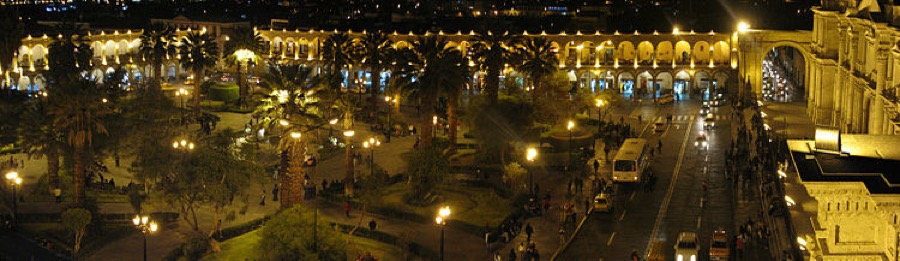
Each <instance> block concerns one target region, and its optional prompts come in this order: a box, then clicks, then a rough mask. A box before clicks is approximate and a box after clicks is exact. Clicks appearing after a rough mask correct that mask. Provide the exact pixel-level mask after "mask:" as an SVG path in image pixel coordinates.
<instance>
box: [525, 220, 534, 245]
mask: <svg viewBox="0 0 900 261" xmlns="http://www.w3.org/2000/svg"><path fill="white" fill-rule="evenodd" d="M533 233H534V228H533V227H531V223H527V224H525V235H526V236H527V237H526V241H527V242H531V234H533Z"/></svg>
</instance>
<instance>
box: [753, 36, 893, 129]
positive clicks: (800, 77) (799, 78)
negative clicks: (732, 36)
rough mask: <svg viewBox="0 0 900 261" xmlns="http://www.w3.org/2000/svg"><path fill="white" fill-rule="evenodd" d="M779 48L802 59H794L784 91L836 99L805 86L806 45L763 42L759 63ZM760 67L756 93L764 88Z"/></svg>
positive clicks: (824, 100) (797, 96) (805, 97)
mask: <svg viewBox="0 0 900 261" xmlns="http://www.w3.org/2000/svg"><path fill="white" fill-rule="evenodd" d="M779 48H784V49H781V50H788V49H793V50H796V51H797V53H800V57H795V60H796V59H798V58H799V59H802V61H796V63H795V64H796V65H797V66H795V67H794V68H795V69H796V70H793V73H790V74H793V75H792V77H791V78H794V81H793V82H787V83H786V84H785V85H786V88H785V91H786V92H792V93H793V95H795V96H794V97H793V99H792V100H794V101H800V100H802V101H808V100H809V99H810V96H811V95H815V96H816V97H818V99H819V101H817V102H819V103H820V104H828V103H832V102H834V100H835V99H837V98H836V97H834V94H833V93H829V92H830V90H811V88H809V87H813V86H806V84H807V81H808V78H809V77H810V75H809V71H808V69H807V68H808V67H809V66H808V65H809V61H810V60H811V59H814V58H813V57H812V55H811V54H810V50H809V49H808V48H809V47H808V46H801V45H800V44H798V43H796V42H788V41H781V42H776V43H769V44H764V45H763V49H762V50H763V54H762V57H761V58H760V64H762V61H764V60H766V59H767V58H766V57H767V55H768V54H769V53H770V52H772V51H774V50H779ZM781 54H787V53H781ZM760 68H761V69H760V70H759V72H758V74H757V76H756V77H759V78H757V79H759V83H756V82H754V83H753V85H754V90H756V91H757V93H759V94H762V93H763V90H764V89H763V88H764V83H765V82H766V78H765V77H764V76H765V75H764V70H765V68H764V66H761V67H760ZM888 73H890V72H888ZM817 77H821V78H828V76H817ZM757 86H758V87H757ZM788 87H790V88H788ZM872 87H873V88H874V87H875V86H872ZM756 88H758V89H756ZM815 92H819V93H815ZM761 97H763V99H764V100H767V99H766V98H765V95H762V96H761ZM774 100H775V101H782V100H779V99H774ZM870 108H871V107H870ZM841 113H848V112H841ZM876 120H877V119H876ZM827 121H828V122H833V120H832V119H828V120H827ZM857 123H859V125H858V126H860V127H859V128H860V129H862V128H864V127H862V125H865V124H862V123H860V122H857ZM857 123H854V124H853V125H857ZM875 125H880V124H875ZM839 127H842V128H843V127H845V126H839Z"/></svg>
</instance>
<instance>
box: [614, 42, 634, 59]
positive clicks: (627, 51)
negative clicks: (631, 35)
mask: <svg viewBox="0 0 900 261" xmlns="http://www.w3.org/2000/svg"><path fill="white" fill-rule="evenodd" d="M618 46H619V47H618V48H616V57H617V58H619V59H621V60H625V61H633V60H634V59H635V49H634V44H633V43H631V42H629V41H623V42H620V43H619V45H618Z"/></svg>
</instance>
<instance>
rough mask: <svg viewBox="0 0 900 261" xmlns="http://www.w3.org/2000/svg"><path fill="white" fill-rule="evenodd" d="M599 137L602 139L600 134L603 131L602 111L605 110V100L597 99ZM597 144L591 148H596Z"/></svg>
mask: <svg viewBox="0 0 900 261" xmlns="http://www.w3.org/2000/svg"><path fill="white" fill-rule="evenodd" d="M596 105H597V137H600V132H601V131H603V115H602V114H601V109H602V108H603V100H601V99H597V103H596ZM596 143H597V142H594V143H592V144H591V148H594V145H596Z"/></svg>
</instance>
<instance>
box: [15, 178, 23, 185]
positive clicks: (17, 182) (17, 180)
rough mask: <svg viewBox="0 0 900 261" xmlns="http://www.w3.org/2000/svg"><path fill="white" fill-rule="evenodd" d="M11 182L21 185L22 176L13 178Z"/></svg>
mask: <svg viewBox="0 0 900 261" xmlns="http://www.w3.org/2000/svg"><path fill="white" fill-rule="evenodd" d="M13 183H15V184H16V185H22V178H19V177H17V178H15V179H13Z"/></svg>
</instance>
